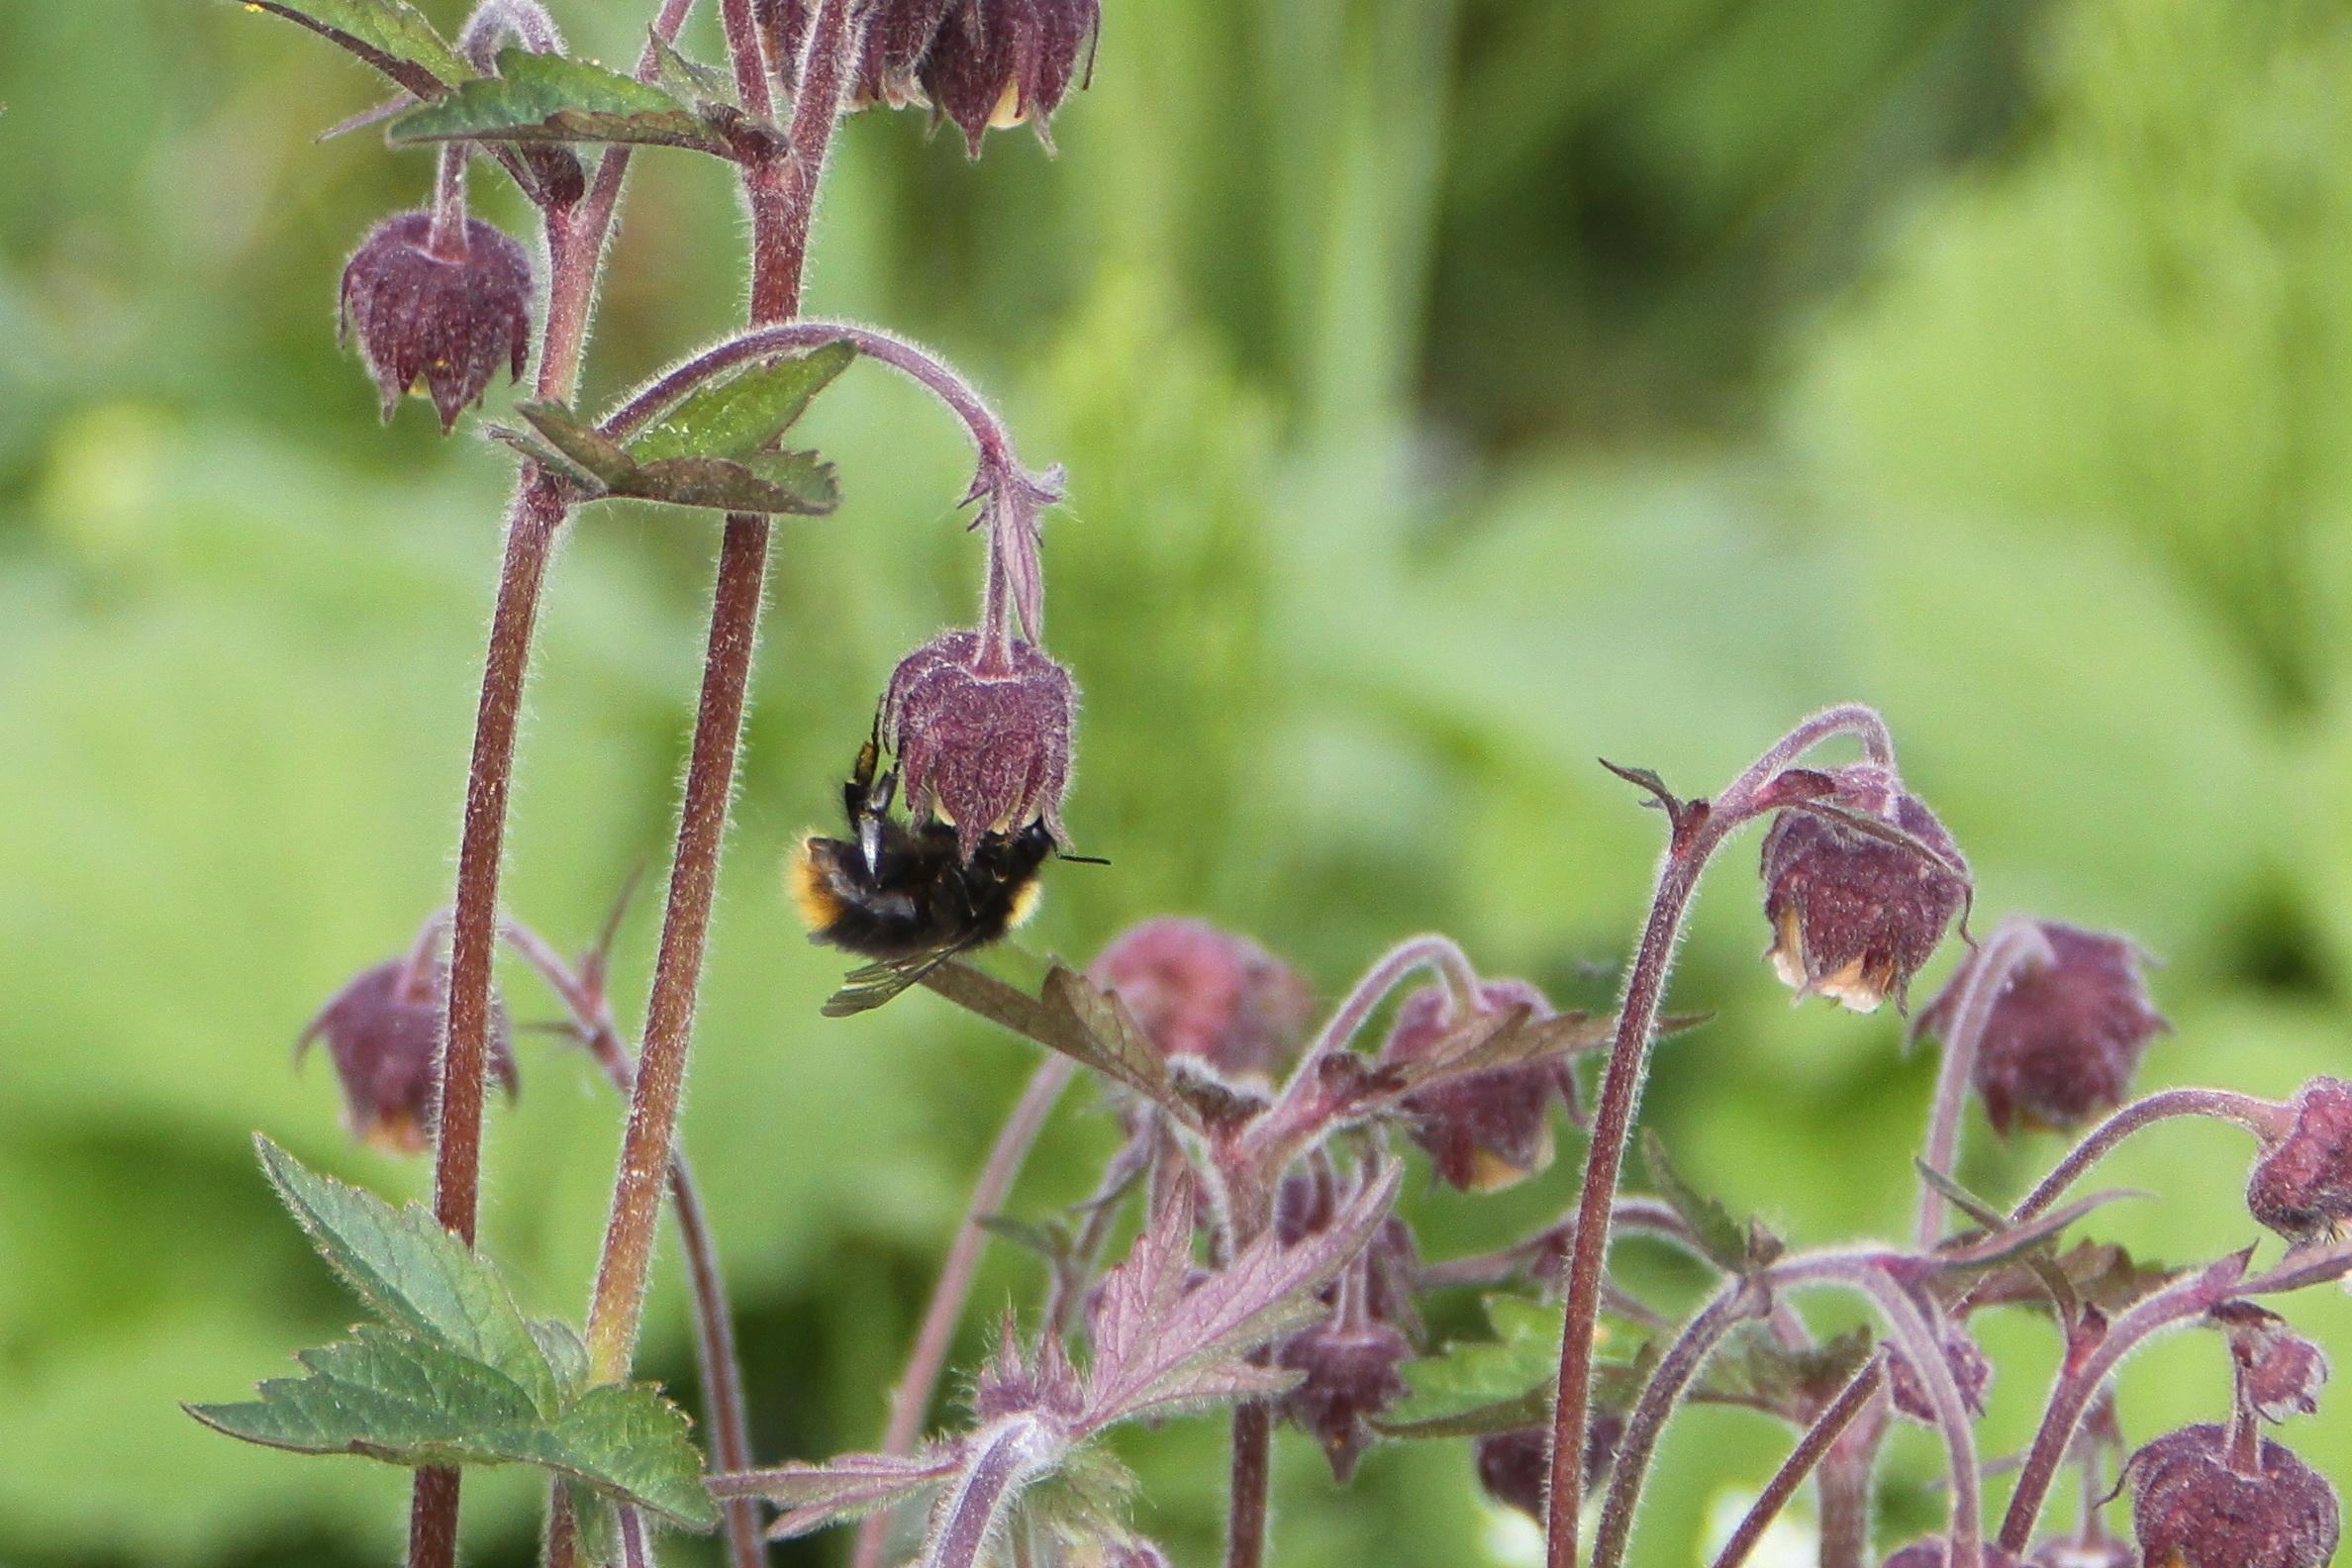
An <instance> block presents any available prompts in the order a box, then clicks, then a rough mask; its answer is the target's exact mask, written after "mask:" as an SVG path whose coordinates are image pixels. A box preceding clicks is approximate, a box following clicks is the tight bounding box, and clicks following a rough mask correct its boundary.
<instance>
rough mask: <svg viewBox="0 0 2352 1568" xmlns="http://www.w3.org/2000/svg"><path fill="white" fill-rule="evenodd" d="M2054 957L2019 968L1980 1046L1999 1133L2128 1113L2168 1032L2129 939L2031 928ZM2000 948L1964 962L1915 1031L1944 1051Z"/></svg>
mask: <svg viewBox="0 0 2352 1568" xmlns="http://www.w3.org/2000/svg"><path fill="white" fill-rule="evenodd" d="M2033 930H2034V931H2037V932H2038V933H2039V935H2040V937H2041V939H2042V941H2043V942H2044V943H2045V944H2046V945H2047V956H2046V958H2042V959H2039V960H2037V959H2034V958H2027V959H2025V960H2023V961H2021V962H2018V963H2016V964H2014V965H2013V966H2012V967H2011V968H2010V969H2009V977H2008V979H2007V981H2006V982H2005V983H2004V985H2003V987H2002V991H2001V994H2000V996H1999V997H1998V998H1997V999H1996V1000H1995V1001H1994V1003H1993V1009H1992V1012H1991V1013H1990V1015H1988V1017H1987V1018H1986V1022H1985V1030H1984V1034H1983V1035H1982V1037H1981V1038H1980V1039H1979V1040H1978V1042H1977V1052H1976V1073H1975V1077H1976V1089H1977V1093H1978V1094H1979V1095H1981V1096H1983V1097H1984V1101H1985V1114H1986V1115H1987V1116H1988V1117H1990V1118H1991V1119H1992V1122H1993V1126H1994V1127H1995V1128H1997V1129H1998V1130H2000V1131H2002V1132H2005V1133H2006V1132H2008V1131H2009V1128H2010V1127H2012V1126H2013V1125H2015V1124H2016V1123H2018V1122H2020V1121H2022V1122H2023V1123H2024V1124H2025V1125H2026V1126H2028V1127H2059V1128H2065V1127H2079V1126H2080V1125H2082V1124H2083V1123H2084V1122H2086V1121H2088V1120H2089V1119H2091V1118H2092V1117H2094V1116H2097V1115H2100V1114H2101V1113H2104V1112H2107V1111H2111V1110H2113V1109H2114V1108H2115V1107H2117V1106H2119V1105H2121V1104H2122V1103H2123V1101H2124V1098H2125V1097H2126V1096H2127V1095H2128V1094H2129V1092H2130V1089H2131V1079H2132V1075H2133V1074H2134V1073H2135V1072H2137V1071H2138V1069H2139V1061H2140V1056H2141V1054H2142V1053H2143V1052H2144V1051H2146V1049H2147V1047H2148V1042H2149V1041H2150V1040H2152V1039H2154V1038H2155V1037H2156V1036H2157V1035H2158V1034H2160V1033H2163V1032H2164V1031H2165V1030H2167V1029H2170V1028H2171V1026H2170V1025H2168V1024H2166V1023H2165V1021H2164V1018H2163V1016H2162V1015H2161V1014H2159V1013H2158V1012H2157V1011H2156V1010H2155V1008H2154V1007H2153V1006H2151V1005H2150V1003H2149V1001H2148V990H2147V986H2146V984H2145V983H2144V982H2143V981H2142V979H2141V977H2140V964H2141V954H2140V950H2139V948H2138V947H2137V946H2135V945H2134V944H2133V943H2132V942H2131V941H2130V940H2129V938H2127V937H2122V936H2110V935H2105V934H2103V933H2101V932H2098V931H2083V930H2080V929H2078V928H2076V927H2073V926H2062V925H2059V924H2058V923H2056V922H2054V921H2041V922H2036V923H2035V924H2034V927H2033ZM1995 946H1996V943H1995V942H1993V941H1988V942H1987V943H1986V944H1985V945H1984V946H1983V947H1980V948H1978V949H1977V950H1976V951H1974V952H1972V953H1970V954H1968V956H1966V957H1965V958H1963V959H1961V961H1960V964H1959V966H1958V967H1957V968H1955V969H1954V970H1953V971H1952V977H1951V979H1950V980H1948V981H1946V982H1945V984H1944V988H1943V990H1942V991H1940V992H1938V993H1937V994H1936V998H1935V1000H1934V1001H1932V1002H1930V1003H1928V1004H1927V1006H1926V1008H1925V1009H1924V1010H1923V1011H1922V1012H1921V1013H1920V1014H1919V1022H1918V1029H1919V1031H1920V1032H1922V1033H1932V1034H1934V1035H1936V1036H1937V1037H1938V1038H1940V1039H1943V1040H1945V1041H1946V1042H1947V1043H1948V1042H1949V1041H1950V1039H1951V1030H1952V1029H1953V1028H1954V1027H1955V1026H1956V1025H1957V1024H1958V1022H1959V1020H1958V1016H1957V1015H1958V1012H1959V1003H1960V997H1961V996H1962V994H1963V993H1964V992H1965V991H1966V990H1967V988H1968V985H1969V982H1970V981H1971V979H1972V978H1974V976H1975V975H1976V973H1977V971H1978V969H1979V967H1980V966H1981V965H1983V964H1984V963H1985V962H1986V961H1987V960H1988V959H1989V958H1991V957H1993V956H1994V952H1995Z"/></svg>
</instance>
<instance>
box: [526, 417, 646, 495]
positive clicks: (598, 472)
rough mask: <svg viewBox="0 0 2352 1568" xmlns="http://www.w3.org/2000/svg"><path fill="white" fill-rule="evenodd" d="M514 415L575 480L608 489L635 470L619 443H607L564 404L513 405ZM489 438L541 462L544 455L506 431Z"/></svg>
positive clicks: (597, 431) (587, 422)
mask: <svg viewBox="0 0 2352 1568" xmlns="http://www.w3.org/2000/svg"><path fill="white" fill-rule="evenodd" d="M515 412H516V413H518V414H520V415H522V416H523V417H524V418H525V419H527V420H529V421H530V422H531V428H532V429H533V430H535V431H537V432H539V436H540V437H541V438H542V439H543V440H544V441H545V443H546V446H547V447H548V448H551V449H552V450H553V452H554V453H555V456H556V460H557V462H558V463H559V464H560V465H561V466H562V467H564V468H567V469H569V470H571V471H572V472H573V474H574V475H575V476H576V477H581V478H585V479H587V480H590V481H593V482H594V483H595V484H596V485H597V486H598V487H600V488H603V489H610V488H611V487H612V486H614V485H616V484H619V483H622V482H623V481H625V480H627V479H628V478H629V476H630V475H631V474H632V473H634V472H635V471H636V470H637V463H636V461H635V460H634V459H633V458H631V457H630V455H629V454H628V453H627V452H625V451H623V450H622V449H621V444H620V442H618V441H612V440H610V439H608V438H607V437H606V436H605V435H604V434H603V432H601V431H599V430H598V429H597V428H596V427H595V426H594V425H593V424H591V423H590V422H589V421H587V420H585V419H583V418H581V417H580V416H579V415H578V414H576V413H574V412H572V409H571V407H570V405H568V404H565V403H558V402H554V401H552V400H539V399H530V400H526V401H524V402H520V403H517V404H516V405H515ZM491 434H492V435H494V436H496V437H498V438H499V439H500V440H502V441H506V442H507V443H508V444H509V445H513V446H516V447H519V448H521V449H522V450H524V451H526V452H529V453H530V454H531V455H533V456H535V457H540V458H541V459H542V460H544V456H545V453H544V452H542V451H540V450H538V449H535V448H537V446H538V443H537V442H533V441H530V440H529V438H527V437H522V436H519V435H518V434H517V433H516V432H513V431H506V430H493V431H492V432H491Z"/></svg>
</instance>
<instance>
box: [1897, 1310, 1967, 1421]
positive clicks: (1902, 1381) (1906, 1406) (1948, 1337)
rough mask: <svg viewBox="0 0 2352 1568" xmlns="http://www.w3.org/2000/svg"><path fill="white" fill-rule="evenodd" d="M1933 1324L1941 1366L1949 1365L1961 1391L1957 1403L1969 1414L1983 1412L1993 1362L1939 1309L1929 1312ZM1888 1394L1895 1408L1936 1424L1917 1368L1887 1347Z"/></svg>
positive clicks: (1916, 1418) (1898, 1351) (1911, 1416)
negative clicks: (1939, 1349)
mask: <svg viewBox="0 0 2352 1568" xmlns="http://www.w3.org/2000/svg"><path fill="white" fill-rule="evenodd" d="M1929 1317H1930V1318H1931V1319H1932V1320H1933V1321H1934V1323H1935V1326H1936V1337H1937V1338H1938V1339H1940V1340H1941V1341H1942V1343H1943V1357H1944V1365H1946V1366H1947V1367H1949V1368H1951V1372H1952V1382H1953V1384H1954V1386H1956V1387H1957V1388H1958V1389H1959V1390H1960V1402H1961V1403H1962V1404H1963V1405H1965V1406H1967V1407H1968V1410H1969V1413H1970V1414H1971V1415H1976V1416H1982V1415H1984V1414H1985V1399H1986V1396H1987V1395H1988V1394H1990V1393H1991V1392H1992V1389H1993V1363H1992V1362H1991V1361H1990V1360H1988V1359H1986V1356H1985V1352H1984V1351H1983V1350H1981V1349H1979V1348H1978V1347H1977V1342H1976V1340H1974V1339H1972V1338H1970V1337H1969V1334H1968V1330H1967V1329H1965V1328H1963V1327H1961V1326H1960V1325H1959V1324H1958V1323H1955V1322H1953V1321H1952V1320H1951V1319H1950V1318H1948V1317H1946V1316H1945V1315H1944V1314H1942V1313H1941V1312H1935V1311H1930V1313H1929ZM1887 1395H1888V1398H1889V1399H1890V1400H1891V1401H1892V1402H1893V1404H1894V1406H1895V1408H1896V1409H1897V1410H1898V1411H1900V1412H1902V1413H1903V1414H1904V1415H1906V1416H1909V1417H1910V1418H1911V1420H1912V1421H1918V1422H1920V1423H1921V1424H1923V1425H1927V1426H1932V1425H1934V1424H1935V1421H1936V1417H1935V1405H1934V1403H1933V1401H1931V1400H1929V1399H1928V1397H1927V1387H1926V1385H1925V1384H1924V1383H1923V1382H1921V1381H1920V1378H1919V1371H1918V1368H1916V1367H1914V1366H1912V1365H1911V1361H1910V1360H1909V1359H1908V1358H1907V1357H1906V1356H1905V1355H1904V1353H1903V1352H1902V1351H1900V1350H1897V1349H1895V1348H1894V1347H1892V1346H1890V1347H1889V1348H1888V1351H1887Z"/></svg>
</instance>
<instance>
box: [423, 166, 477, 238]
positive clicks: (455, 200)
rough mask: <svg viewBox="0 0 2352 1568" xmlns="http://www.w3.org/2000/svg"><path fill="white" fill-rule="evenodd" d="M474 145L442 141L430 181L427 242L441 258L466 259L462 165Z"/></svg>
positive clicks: (463, 174)
mask: <svg viewBox="0 0 2352 1568" xmlns="http://www.w3.org/2000/svg"><path fill="white" fill-rule="evenodd" d="M472 154H473V148H472V147H470V146H469V145H467V144H466V143H463V142H450V143H447V144H444V145H443V146H442V147H441V157H440V158H439V160H438V161H437V163H436V173H435V178H434V182H433V228H432V230H431V231H430V233H429V234H428V237H427V239H426V245H427V246H428V248H430V249H431V250H432V251H433V253H434V255H436V256H437V257H439V258H440V259H441V260H443V261H462V260H463V259H465V165H466V163H467V162H468V161H469V160H470V159H471V157H472Z"/></svg>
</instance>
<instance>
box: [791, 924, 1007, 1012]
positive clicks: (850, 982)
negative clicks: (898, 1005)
mask: <svg viewBox="0 0 2352 1568" xmlns="http://www.w3.org/2000/svg"><path fill="white" fill-rule="evenodd" d="M971 945H972V944H971V943H970V942H955V943H952V944H950V945H948V946H945V947H931V948H928V949H926V950H925V951H922V952H917V953H909V954H907V955H906V956H905V957H904V958H884V959H881V960H879V961H877V962H875V963H870V964H867V965H865V966H864V967H863V968H858V969H852V970H850V971H849V972H848V973H847V974H845V975H843V976H842V977H841V989H839V990H838V991H835V992H834V993H833V995H832V996H831V997H828V998H827V999H826V1003H825V1006H824V1007H823V1008H822V1009H821V1010H820V1011H821V1012H822V1013H823V1014H824V1015H825V1016H826V1017H827V1018H854V1017H856V1016H857V1015H858V1014H860V1013H871V1012H872V1011H873V1010H874V1009H876V1008H878V1007H880V1006H881V1005H882V1004H883V1003H885V1002H888V1001H889V1000H890V999H891V998H893V997H895V996H897V995H898V994H899V993H900V992H901V991H904V990H906V989H907V988H908V987H909V986H912V985H917V984H920V983H921V981H922V979H923V977H924V976H925V975H927V974H930V973H931V971H932V970H933V969H936V968H938V967H939V965H941V964H943V963H945V962H946V961H947V960H948V959H950V958H952V957H954V956H955V955H956V954H957V953H959V952H962V951H963V950H964V949H965V948H967V947H969V946H971Z"/></svg>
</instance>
